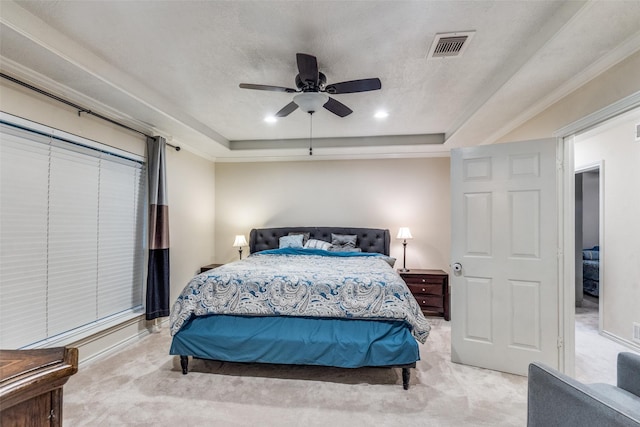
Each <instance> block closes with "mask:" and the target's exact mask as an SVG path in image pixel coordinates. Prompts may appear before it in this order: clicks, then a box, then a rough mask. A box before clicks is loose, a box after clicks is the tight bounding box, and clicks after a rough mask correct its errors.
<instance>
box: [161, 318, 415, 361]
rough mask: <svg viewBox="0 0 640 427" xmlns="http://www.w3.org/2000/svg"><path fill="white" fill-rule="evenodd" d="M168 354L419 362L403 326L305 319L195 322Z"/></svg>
mask: <svg viewBox="0 0 640 427" xmlns="http://www.w3.org/2000/svg"><path fill="white" fill-rule="evenodd" d="M169 352H170V354H172V355H181V356H194V357H198V358H203V359H212V360H220V361H227V362H258V363H275V364H287V365H292V364H293V365H321V366H335V367H340V368H358V367H362V366H399V365H409V364H412V363H415V362H416V361H418V360H420V353H419V350H418V343H417V342H416V340H415V338H414V337H413V336H412V335H411V331H410V329H409V326H408V325H407V324H406V323H405V322H399V321H385V320H374V321H372V320H354V319H318V318H305V317H255V316H254V317H245V316H231V315H210V316H202V317H194V318H192V319H191V320H189V322H188V323H187V324H186V325H185V326H183V328H182V329H181V330H180V331H179V332H178V333H177V334H175V335H174V337H173V341H172V343H171V349H170V351H169Z"/></svg>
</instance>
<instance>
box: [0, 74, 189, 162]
mask: <svg viewBox="0 0 640 427" xmlns="http://www.w3.org/2000/svg"><path fill="white" fill-rule="evenodd" d="M0 76H1V77H3V78H5V79H7V80H10V81H12V82H14V83H17V84H19V85H20V86H23V87H26V88H27V89H31V90H32V91H34V92H38V93H39V94H41V95H44V96H48V97H49V98H52V99H55V100H56V101H58V102H62V103H63V104H66V105H69V106H70V107H73V108H75V109H76V110H78V116H80V115H81V114H82V113H86V114H90V115H92V116H95V117H97V118H99V119H102V120H105V121H107V122H109V123H112V124H114V125H117V126H120V127H122V128H125V129H128V130H130V131H133V132H137V133H139V134H141V135H144V136H146V137H147V138H153V136H151V135H147V134H146V133H144V132H141V131H139V130H137V129H134V128H131V127H129V126H127V125H123V124H122V123H118V122H116V121H115V120H111V119H110V118H108V117H105V116H103V115H102V114H98V113H94V112H93V111H91V110H87V109H86V108H84V107H81V106H80V105H78V104H74V103H73V102H71V101H67V100H66V99H63V98H60V97H59V96H57V95H54V94H52V93H49V92H47V91H44V90H42V89H40V88H37V87H35V86H32V85H30V84H29V83H25V82H23V81H21V80H18V79H16V78H14V77H11V76H9V75H7V74H5V73H2V72H0ZM167 145H168V146H169V147H171V148H174V149H175V150H176V151H180V146H178V145H173V144H169V143H168V142H167Z"/></svg>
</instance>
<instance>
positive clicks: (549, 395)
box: [527, 353, 640, 427]
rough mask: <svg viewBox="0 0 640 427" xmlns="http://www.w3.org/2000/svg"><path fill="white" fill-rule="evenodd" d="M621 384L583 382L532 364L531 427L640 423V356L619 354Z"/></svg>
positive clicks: (627, 426) (626, 426) (628, 426)
mask: <svg viewBox="0 0 640 427" xmlns="http://www.w3.org/2000/svg"><path fill="white" fill-rule="evenodd" d="M617 374H618V384H617V386H614V385H610V384H583V383H581V382H579V381H576V380H575V379H573V378H570V377H568V376H566V375H564V374H561V373H560V372H558V371H556V370H555V369H551V368H549V367H548V366H545V365H543V364H540V363H531V364H530V365H529V386H528V388H529V390H528V407H527V426H528V427H553V426H562V427H565V426H566V427H569V426H576V427H591V426H593V427H604V426H607V427H609V426H611V427H613V426H623V427H638V426H640V355H637V354H634V353H620V354H618V371H617Z"/></svg>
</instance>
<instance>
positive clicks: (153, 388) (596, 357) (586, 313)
mask: <svg viewBox="0 0 640 427" xmlns="http://www.w3.org/2000/svg"><path fill="white" fill-rule="evenodd" d="M430 320H431V323H432V326H433V328H432V330H431V335H430V336H429V338H428V340H427V343H426V344H425V345H422V346H421V348H420V354H421V357H422V360H421V361H419V362H418V364H417V368H416V369H414V370H412V378H411V388H410V389H409V391H404V390H403V389H402V385H401V384H402V380H401V374H400V370H399V369H375V368H363V369H355V370H349V369H336V368H322V367H302V366H277V365H252V364H233V363H219V362H208V361H203V360H194V361H191V363H190V365H189V369H190V372H189V374H188V375H186V376H183V375H182V373H181V370H180V367H179V361H178V358H177V357H172V356H169V355H168V354H167V353H168V350H169V345H170V337H169V333H168V330H167V329H166V328H165V329H163V330H162V331H161V332H160V333H157V334H152V335H150V336H148V337H146V338H144V339H143V340H141V341H140V342H138V343H136V344H135V345H132V346H129V347H127V348H125V349H124V350H122V351H120V352H118V353H116V354H113V355H111V356H110V357H106V358H103V359H100V360H97V361H94V362H91V363H88V364H86V365H82V366H81V367H80V371H79V372H78V373H77V374H76V375H74V376H73V377H71V379H70V380H69V382H68V383H67V385H66V386H65V389H64V424H65V425H66V426H258V425H259V426H331V427H340V426H350V427H351V426H353V427H357V426H371V425H375V426H405V425H418V426H433V427H437V426H525V425H526V411H527V407H526V393H527V380H526V378H524V377H519V376H514V375H508V374H503V373H500V372H495V371H490V370H485V369H479V368H473V367H470V366H464V365H457V364H454V363H451V361H450V332H451V329H450V323H449V322H445V321H444V320H442V319H441V318H430ZM620 351H630V350H629V349H628V348H626V347H624V346H622V345H619V344H617V343H615V342H613V341H611V340H609V339H606V338H604V337H602V336H600V335H599V334H598V313H597V305H596V304H585V306H584V307H582V308H579V309H576V378H578V379H579V380H581V381H584V382H608V383H611V384H614V383H615V380H616V379H615V375H616V369H615V363H616V362H615V361H616V357H617V354H618V352H620Z"/></svg>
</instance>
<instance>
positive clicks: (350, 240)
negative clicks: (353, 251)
mask: <svg viewBox="0 0 640 427" xmlns="http://www.w3.org/2000/svg"><path fill="white" fill-rule="evenodd" d="M357 240H358V236H357V235H356V234H333V233H331V244H332V245H333V246H343V247H351V248H355V247H356V242H357Z"/></svg>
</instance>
